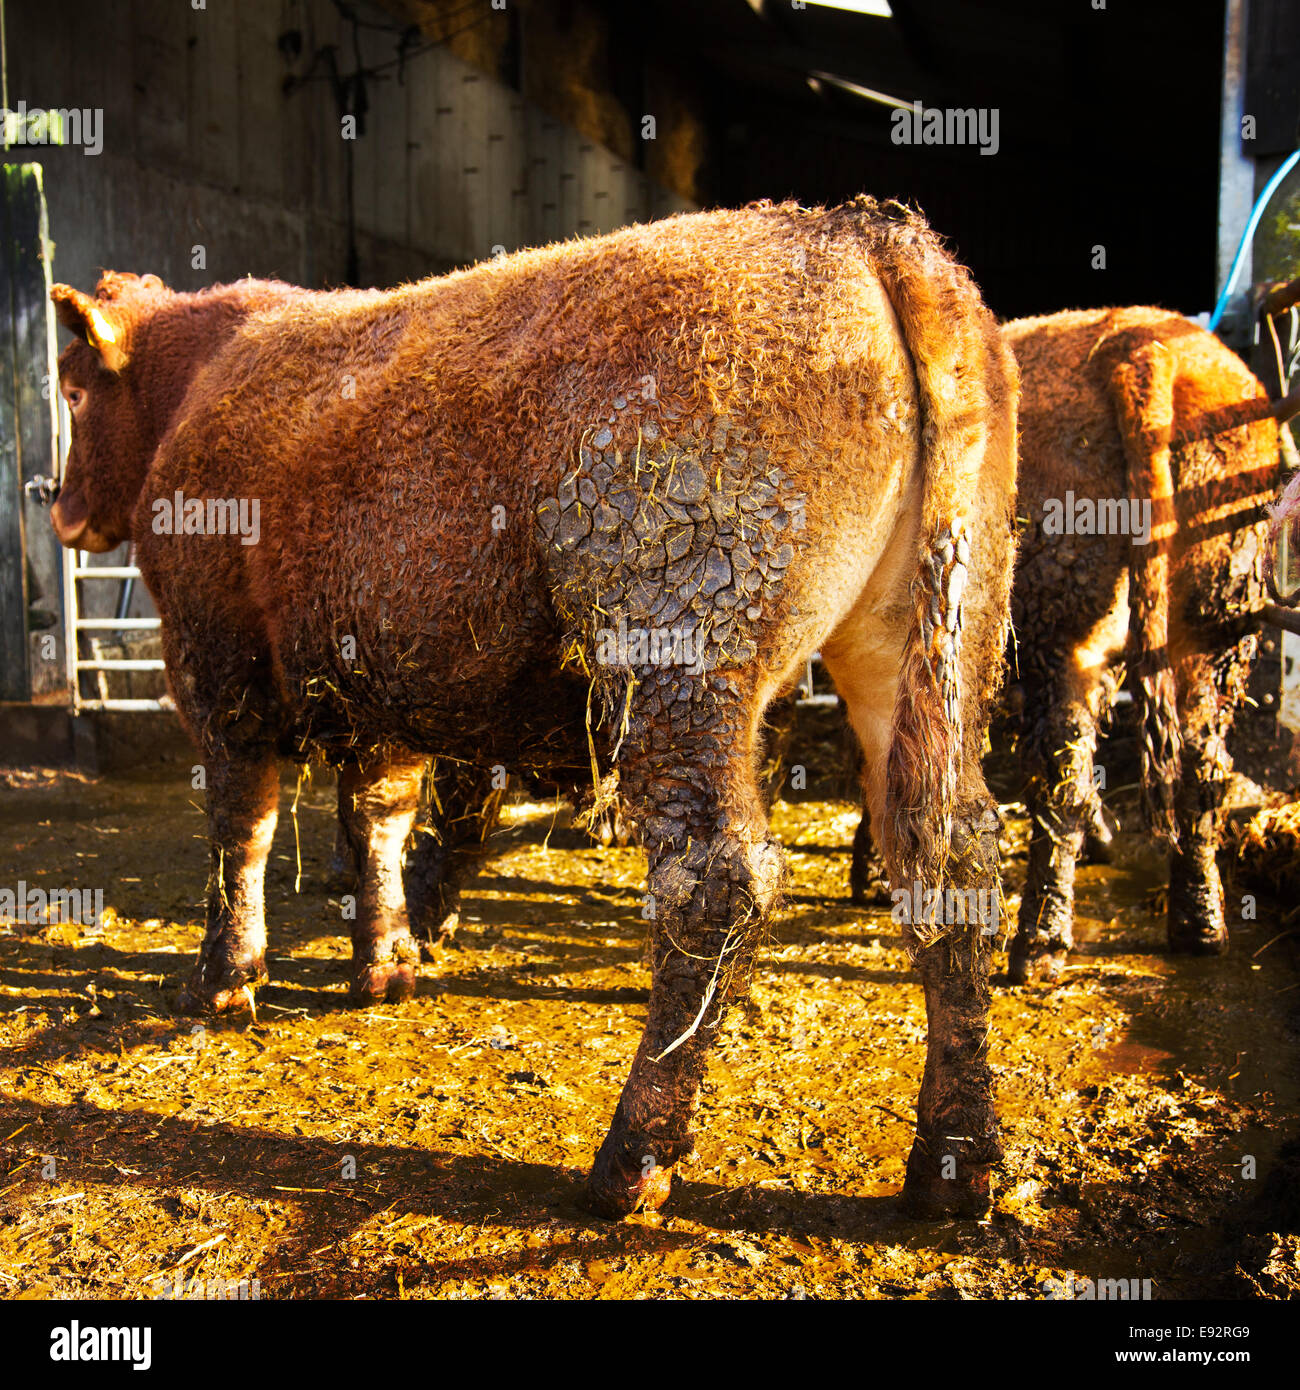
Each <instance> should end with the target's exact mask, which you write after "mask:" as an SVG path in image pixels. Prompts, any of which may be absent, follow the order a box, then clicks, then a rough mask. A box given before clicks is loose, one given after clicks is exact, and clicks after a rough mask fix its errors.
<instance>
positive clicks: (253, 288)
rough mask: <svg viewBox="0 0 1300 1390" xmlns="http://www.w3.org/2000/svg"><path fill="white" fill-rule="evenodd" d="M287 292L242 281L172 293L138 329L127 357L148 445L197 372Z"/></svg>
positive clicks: (159, 437)
mask: <svg viewBox="0 0 1300 1390" xmlns="http://www.w3.org/2000/svg"><path fill="white" fill-rule="evenodd" d="M288 291H289V287H288V286H284V285H272V284H269V283H265V282H259V281H246V282H243V283H242V284H239V285H225V286H220V287H218V288H217V289H214V290H207V291H204V292H202V293H199V294H175V295H171V296H169V298H168V299H167V301H166V303H165V304H164V305H163V306H162V307H161V308H159V309H158V310H157V312H156V313H154V314H152V315H151V316H150V317H149V318H148V320H147V321H146V322H145V323H143V324H141V325H140V328H139V330H138V333H137V344H136V346H135V348H134V349H133V352H132V358H133V362H134V366H135V373H136V381H137V383H138V388H137V389H138V392H139V400H140V405H141V410H142V414H143V416H144V418H145V423H146V428H147V429H148V430H149V431H150V433H151V434H152V436H153V439H152V442H153V447H155V448H156V447H157V446H158V444H160V443H161V442H162V439H163V436H164V435H165V434H166V433H167V431H168V429H169V428H170V427H171V425H172V422H173V421H174V419H175V418H176V413H177V411H178V410H179V409H180V405H181V402H182V401H183V400H184V399H185V393H186V392H187V391H188V390H189V388H190V385H191V383H192V382H193V380H194V378H195V376H197V375H198V373H199V371H200V370H201V369H202V368H203V367H204V366H206V365H207V363H208V362H210V361H211V360H212V359H213V358H214V357H215V356H216V355H217V353H219V352H220V351H221V349H222V348H223V347H225V345H226V344H227V343H228V342H229V341H230V338H231V336H232V335H233V334H234V333H235V331H236V330H237V329H238V327H239V326H240V324H241V323H242V322H243V321H244V320H245V319H246V318H247V317H248V315H249V314H250V313H251V312H252V311H253V310H255V309H258V308H264V307H267V305H269V304H273V303H277V302H280V301H281V300H282V299H284V298H285V297H286V295H287V293H288Z"/></svg>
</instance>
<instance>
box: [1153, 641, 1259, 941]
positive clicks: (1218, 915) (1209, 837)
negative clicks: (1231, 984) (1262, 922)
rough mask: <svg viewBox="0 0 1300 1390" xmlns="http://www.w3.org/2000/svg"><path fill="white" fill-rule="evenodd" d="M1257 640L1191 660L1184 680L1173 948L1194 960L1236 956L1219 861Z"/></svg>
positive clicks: (1180, 678) (1183, 665)
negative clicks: (1230, 743) (1236, 724)
mask: <svg viewBox="0 0 1300 1390" xmlns="http://www.w3.org/2000/svg"><path fill="white" fill-rule="evenodd" d="M1255 640H1256V639H1255V637H1254V636H1253V635H1252V636H1249V637H1246V638H1244V639H1242V640H1241V641H1240V642H1238V643H1237V644H1236V645H1234V646H1230V647H1228V648H1227V650H1225V651H1221V652H1218V653H1216V654H1214V655H1209V654H1205V653H1196V654H1195V655H1193V656H1189V657H1186V658H1184V659H1183V660H1182V661H1181V662H1180V663H1179V665H1178V670H1177V674H1176V678H1177V684H1178V692H1179V699H1178V704H1179V711H1178V717H1179V723H1180V725H1181V726H1182V732H1183V749H1182V758H1181V769H1180V772H1181V776H1180V780H1179V785H1178V791H1177V793H1176V796H1175V800H1174V813H1175V815H1176V817H1177V821H1178V847H1177V849H1175V850H1174V852H1173V854H1172V856H1171V858H1170V863H1169V919H1168V933H1169V948H1170V950H1173V951H1182V952H1186V953H1188V954H1191V955H1221V954H1223V953H1224V952H1225V951H1227V949H1228V931H1227V926H1226V924H1225V921H1224V913H1223V887H1222V884H1221V882H1220V879H1219V866H1218V863H1217V862H1216V860H1215V855H1216V853H1217V852H1218V848H1219V840H1220V838H1221V837H1222V834H1223V822H1224V811H1223V805H1224V799H1225V797H1226V795H1227V789H1228V775H1229V773H1230V772H1231V771H1232V759H1231V757H1230V756H1229V755H1228V749H1227V737H1228V730H1229V728H1230V727H1231V724H1232V716H1233V713H1234V712H1235V709H1236V706H1237V704H1238V702H1239V701H1241V700H1242V699H1243V697H1244V696H1245V690H1246V678H1247V676H1248V674H1249V671H1250V664H1251V661H1252V659H1253V658H1254V652H1255Z"/></svg>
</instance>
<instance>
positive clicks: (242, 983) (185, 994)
mask: <svg viewBox="0 0 1300 1390" xmlns="http://www.w3.org/2000/svg"><path fill="white" fill-rule="evenodd" d="M265 979H266V966H265V964H263V963H262V962H261V961H257V962H254V964H253V965H251V966H247V967H244V968H243V969H240V970H227V971H226V972H225V973H224V974H223V975H222V977H221V978H220V979H219V980H218V981H217V982H216V984H210V983H208V982H207V981H206V980H205V979H204V978H203V969H202V967H201V966H200V967H199V968H197V969H196V970H195V971H194V974H193V975H191V976H190V978H189V980H188V981H187V982H186V984H185V987H184V988H183V989H182V990H181V992H180V994H179V995H178V996H177V998H176V1012H177V1013H179V1014H187V1015H190V1016H192V1017H199V1018H203V1017H212V1016H213V1015H215V1014H225V1013H233V1012H235V1011H236V1010H239V1009H251V1008H252V1007H253V990H254V988H255V987H256V986H257V985H260V984H262V983H263V982H264V981H265Z"/></svg>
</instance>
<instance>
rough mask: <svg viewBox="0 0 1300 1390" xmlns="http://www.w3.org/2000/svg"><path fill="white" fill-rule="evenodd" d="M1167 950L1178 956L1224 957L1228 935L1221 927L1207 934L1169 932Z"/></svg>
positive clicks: (1226, 951)
mask: <svg viewBox="0 0 1300 1390" xmlns="http://www.w3.org/2000/svg"><path fill="white" fill-rule="evenodd" d="M1169 949H1170V950H1171V951H1173V952H1174V953H1175V954H1176V955H1180V956H1226V955H1227V954H1228V933H1227V932H1226V931H1225V930H1224V929H1223V928H1222V927H1220V928H1219V929H1218V930H1217V931H1208V932H1189V931H1179V932H1170V933H1169Z"/></svg>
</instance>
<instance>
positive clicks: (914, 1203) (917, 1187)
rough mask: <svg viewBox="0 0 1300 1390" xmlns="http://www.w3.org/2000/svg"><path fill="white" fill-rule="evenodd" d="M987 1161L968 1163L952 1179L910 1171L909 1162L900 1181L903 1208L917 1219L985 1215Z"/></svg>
mask: <svg viewBox="0 0 1300 1390" xmlns="http://www.w3.org/2000/svg"><path fill="white" fill-rule="evenodd" d="M990 1171H991V1169H990V1166H989V1165H988V1164H986V1163H975V1164H968V1165H966V1166H965V1167H963V1168H960V1169H959V1170H958V1173H957V1176H955V1177H951V1178H943V1177H936V1176H934V1175H933V1174H930V1173H925V1174H922V1173H919V1172H914V1171H913V1165H912V1164H911V1163H909V1164H908V1173H907V1181H906V1182H905V1183H904V1184H903V1211H904V1212H905V1213H906V1214H907V1215H908V1216H910V1217H912V1218H913V1219H915V1220H917V1221H943V1220H946V1219H950V1218H952V1217H962V1218H975V1219H978V1218H979V1217H982V1216H986V1215H987V1214H988V1210H989V1206H990V1203H991V1198H990V1196H989V1173H990Z"/></svg>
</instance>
